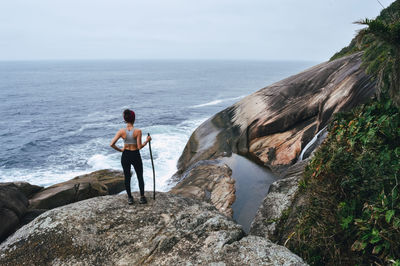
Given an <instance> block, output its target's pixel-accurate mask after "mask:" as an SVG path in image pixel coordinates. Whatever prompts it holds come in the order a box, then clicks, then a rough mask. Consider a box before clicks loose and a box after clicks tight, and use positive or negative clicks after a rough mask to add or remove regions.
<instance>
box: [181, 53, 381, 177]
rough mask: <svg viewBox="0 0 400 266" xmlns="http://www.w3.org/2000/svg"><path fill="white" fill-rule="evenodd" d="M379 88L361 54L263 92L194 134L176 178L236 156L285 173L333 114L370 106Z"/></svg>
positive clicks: (320, 66)
mask: <svg viewBox="0 0 400 266" xmlns="http://www.w3.org/2000/svg"><path fill="white" fill-rule="evenodd" d="M375 89H376V88H375V83H374V82H373V81H372V80H371V79H370V77H369V76H368V75H367V74H366V73H365V71H364V69H363V67H362V53H356V54H353V55H349V56H346V57H342V58H340V59H336V60H334V61H330V62H326V63H322V64H319V65H317V66H314V67H312V68H310V69H308V70H306V71H303V72H301V73H299V74H297V75H294V76H291V77H289V78H286V79H284V80H282V81H279V82H277V83H275V84H272V85H270V86H268V87H265V88H263V89H261V90H259V91H257V92H255V93H253V94H251V95H249V96H247V97H245V98H243V99H242V100H241V101H239V102H237V103H236V104H234V105H232V106H231V107H229V108H227V109H225V110H223V111H221V112H219V113H218V114H216V115H215V116H213V117H212V118H210V119H209V120H207V121H205V122H204V123H203V124H202V125H200V126H199V127H198V128H197V129H196V130H195V131H194V132H193V134H192V136H191V137H190V139H189V141H188V143H187V144H186V147H185V149H184V151H183V153H182V155H181V157H180V159H179V161H178V171H177V174H176V176H175V178H177V179H179V176H180V175H182V173H183V172H185V171H186V170H187V169H189V168H190V166H191V165H193V164H194V163H196V162H198V161H201V160H209V159H214V158H217V157H219V156H229V155H230V154H231V153H232V152H234V153H238V154H241V155H244V156H246V157H248V158H250V159H252V160H253V161H256V162H258V163H259V164H262V165H264V166H266V167H268V168H270V169H272V170H273V171H274V172H275V173H279V174H281V173H282V172H283V171H284V170H286V169H287V167H288V166H290V165H292V164H294V163H295V162H296V161H297V159H298V157H299V155H300V153H301V151H302V150H303V148H304V147H305V146H306V144H307V143H308V142H309V141H310V140H311V139H312V138H313V137H314V136H315V135H316V134H317V132H319V131H320V130H322V129H323V128H324V127H325V126H326V125H327V123H328V121H329V120H330V119H331V117H332V115H333V114H335V113H337V112H339V111H344V110H349V109H351V108H352V107H354V106H356V105H358V104H360V103H362V102H364V101H366V100H367V99H369V98H370V97H371V96H372V95H373V93H374V92H375Z"/></svg>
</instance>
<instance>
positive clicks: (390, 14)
mask: <svg viewBox="0 0 400 266" xmlns="http://www.w3.org/2000/svg"><path fill="white" fill-rule="evenodd" d="M359 23H361V24H365V25H368V28H366V29H364V30H362V31H360V32H359V34H358V35H357V37H356V38H355V39H354V40H353V41H352V42H351V43H350V45H349V46H348V47H346V48H344V49H343V50H342V51H340V52H339V53H337V54H336V55H335V56H334V57H333V58H332V59H335V58H338V57H340V56H342V55H346V54H351V53H353V52H356V51H364V56H363V63H364V66H365V67H366V70H367V72H368V73H369V74H371V76H372V77H373V78H375V79H376V81H377V86H378V91H379V93H378V95H377V98H376V99H374V100H373V101H372V102H370V103H369V104H366V105H363V106H360V107H358V108H356V109H354V110H353V111H351V112H350V113H345V114H339V115H337V116H336V117H335V119H334V121H333V122H332V123H331V124H330V126H329V135H328V137H327V139H326V140H325V142H324V143H323V144H322V145H321V147H320V149H319V150H318V151H317V152H316V153H315V156H314V158H313V159H312V161H311V162H310V164H309V165H308V166H307V167H306V170H305V173H304V178H303V180H302V181H301V182H300V184H301V190H300V191H299V197H300V195H301V197H302V198H303V199H304V200H305V204H303V205H302V206H303V207H300V208H298V210H297V213H296V214H295V216H296V217H295V218H296V220H297V224H296V226H295V228H294V229H293V232H292V233H291V234H289V237H288V239H287V240H286V243H287V245H288V247H289V248H290V249H291V250H293V251H295V252H296V253H297V254H299V255H300V256H302V257H303V258H304V259H305V260H306V261H307V262H309V263H310V264H313V265H320V264H329V265H343V264H344V265H359V264H362V265H365V264H368V265H372V264H376V265H387V264H394V265H400V193H399V192H400V112H399V107H400V0H398V1H395V2H394V3H393V4H392V5H391V6H390V7H389V8H387V9H385V10H383V11H382V12H381V14H380V16H378V17H377V18H376V19H374V20H368V19H366V20H363V21H360V22H359Z"/></svg>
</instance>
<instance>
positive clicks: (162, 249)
mask: <svg viewBox="0 0 400 266" xmlns="http://www.w3.org/2000/svg"><path fill="white" fill-rule="evenodd" d="M136 196H138V195H136ZM148 199H149V203H148V204H146V205H139V204H134V205H127V204H126V196H125V195H116V196H103V197H97V198H93V199H88V200H84V201H81V202H79V203H74V204H70V205H66V206H63V207H60V208H56V209H53V210H50V211H47V212H45V213H44V214H42V215H41V216H39V217H37V218H36V219H35V220H34V221H33V222H32V223H30V224H28V225H26V226H24V227H22V228H21V229H20V230H18V231H17V232H16V233H15V234H14V235H12V236H11V237H9V238H8V239H7V240H6V241H5V242H3V243H2V244H1V245H0V264H1V265H44V264H51V265H77V264H78V265H183V264H185V265H205V264H207V265H209V264H215V265H305V264H304V262H303V261H302V260H301V258H299V257H298V256H296V255H294V254H293V253H291V252H290V251H289V250H288V249H286V248H284V247H282V246H279V245H276V244H273V243H272V242H270V241H269V240H267V239H265V238H262V237H257V236H245V234H244V232H243V231H242V229H241V226H240V225H238V224H236V223H234V222H233V221H232V220H231V219H229V218H227V217H226V216H225V215H222V214H220V213H219V212H218V211H217V210H216V209H215V208H214V207H213V206H212V205H210V204H208V203H204V202H200V201H198V200H194V199H188V198H183V197H180V196H175V195H172V194H167V193H158V194H157V198H156V201H153V200H152V199H151V197H150V196H149V197H148Z"/></svg>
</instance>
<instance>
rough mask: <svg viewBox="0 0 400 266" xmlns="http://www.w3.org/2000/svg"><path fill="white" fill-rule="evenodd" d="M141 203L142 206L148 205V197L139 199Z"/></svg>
mask: <svg viewBox="0 0 400 266" xmlns="http://www.w3.org/2000/svg"><path fill="white" fill-rule="evenodd" d="M139 203H140V204H146V203H147V199H146V197H145V196H141V197H140V199H139Z"/></svg>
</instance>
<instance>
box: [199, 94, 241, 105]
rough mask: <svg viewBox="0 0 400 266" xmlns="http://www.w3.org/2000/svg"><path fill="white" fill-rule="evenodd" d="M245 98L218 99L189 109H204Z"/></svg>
mask: <svg viewBox="0 0 400 266" xmlns="http://www.w3.org/2000/svg"><path fill="white" fill-rule="evenodd" d="M245 96H246V95H241V96H239V97H233V98H225V99H218V100H214V101H211V102H208V103H202V104H198V105H194V106H192V107H191V108H201V107H205V106H211V105H217V104H220V103H222V102H228V101H236V100H240V99H242V98H244V97H245Z"/></svg>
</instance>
